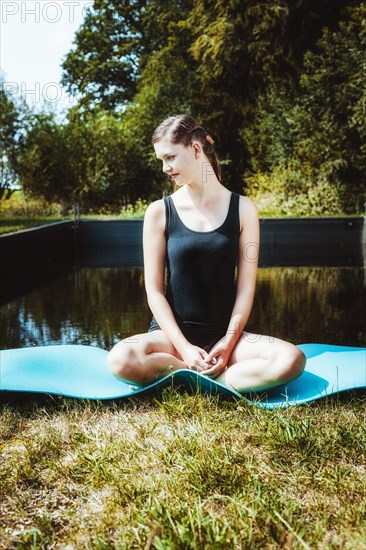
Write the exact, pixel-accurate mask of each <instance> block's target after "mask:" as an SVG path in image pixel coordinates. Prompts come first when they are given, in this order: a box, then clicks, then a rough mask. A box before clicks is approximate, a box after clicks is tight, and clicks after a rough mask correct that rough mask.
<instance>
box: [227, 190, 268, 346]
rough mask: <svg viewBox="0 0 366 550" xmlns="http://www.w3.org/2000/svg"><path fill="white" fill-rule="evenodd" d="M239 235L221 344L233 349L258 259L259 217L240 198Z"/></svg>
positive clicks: (251, 205)
mask: <svg viewBox="0 0 366 550" xmlns="http://www.w3.org/2000/svg"><path fill="white" fill-rule="evenodd" d="M239 204H240V206H239V213H240V225H241V228H242V229H241V232H240V238H239V250H238V275H237V291H236V299H235V303H234V307H233V311H232V314H231V319H230V323H229V326H228V329H227V332H226V337H225V341H226V343H227V344H228V346H229V347H230V348H231V349H233V348H234V347H235V344H236V342H237V341H238V339H239V338H240V336H241V334H242V332H243V330H244V328H245V325H246V324H247V321H248V318H249V315H250V312H251V309H252V305H253V299H254V293H255V284H256V276H257V267H258V256H259V240H260V236H259V218H258V211H257V208H256V206H255V204H254V203H253V202H252V201H251V200H250V199H248V198H247V197H240V203H239Z"/></svg>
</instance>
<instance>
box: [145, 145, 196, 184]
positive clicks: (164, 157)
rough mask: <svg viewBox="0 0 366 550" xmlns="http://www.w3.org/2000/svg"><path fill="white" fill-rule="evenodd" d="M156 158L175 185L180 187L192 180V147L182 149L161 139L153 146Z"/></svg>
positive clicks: (193, 154)
mask: <svg viewBox="0 0 366 550" xmlns="http://www.w3.org/2000/svg"><path fill="white" fill-rule="evenodd" d="M154 149H155V154H156V158H157V159H159V160H161V161H162V162H163V172H165V173H166V174H168V176H170V177H171V178H172V180H173V181H174V182H175V184H176V185H179V186H182V185H185V184H186V183H189V182H191V181H192V180H193V178H194V173H193V170H194V168H195V166H194V160H195V151H194V148H193V146H192V145H189V146H188V147H184V145H181V144H179V143H178V144H173V143H172V142H171V141H170V140H169V139H162V140H161V141H158V142H157V143H155V144H154Z"/></svg>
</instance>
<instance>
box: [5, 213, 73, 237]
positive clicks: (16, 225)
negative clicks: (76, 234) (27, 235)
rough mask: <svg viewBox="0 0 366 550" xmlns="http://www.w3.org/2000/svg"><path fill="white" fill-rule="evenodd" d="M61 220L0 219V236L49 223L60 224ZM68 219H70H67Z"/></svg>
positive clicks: (48, 218) (57, 218)
mask: <svg viewBox="0 0 366 550" xmlns="http://www.w3.org/2000/svg"><path fill="white" fill-rule="evenodd" d="M63 219H67V218H60V217H44V218H42V217H34V218H26V217H24V218H22V217H19V218H18V217H17V218H11V219H2V220H1V221H0V235H4V234H6V233H13V232H15V231H19V230H21V229H30V228H31V227H39V226H40V225H45V224H49V223H55V222H60V221H62V220H63ZM68 219H70V218H68Z"/></svg>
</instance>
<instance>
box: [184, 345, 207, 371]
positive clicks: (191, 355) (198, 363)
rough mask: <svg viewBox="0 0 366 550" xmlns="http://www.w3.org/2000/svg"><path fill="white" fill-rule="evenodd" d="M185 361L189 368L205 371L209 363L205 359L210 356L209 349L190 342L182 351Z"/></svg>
mask: <svg viewBox="0 0 366 550" xmlns="http://www.w3.org/2000/svg"><path fill="white" fill-rule="evenodd" d="M180 354H181V356H182V359H183V362H184V363H185V364H186V366H187V369H190V370H195V371H197V372H203V371H205V370H206V369H207V363H206V362H205V359H206V358H207V356H208V353H207V351H205V350H204V349H202V348H200V347H199V346H194V345H192V344H188V345H187V346H186V347H185V348H184V349H183V350H182V351H181V352H180Z"/></svg>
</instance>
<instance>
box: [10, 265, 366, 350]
mask: <svg viewBox="0 0 366 550" xmlns="http://www.w3.org/2000/svg"><path fill="white" fill-rule="evenodd" d="M364 309H365V285H364V269H363V268H361V267H356V268H355V267H352V268H349V267H344V268H339V267H336V268H334V267H331V268H325V267H303V268H300V267H295V268H293V267H276V268H273V267H271V268H260V269H259V270H258V282H257V289H256V295H255V301H254V306H253V309H252V313H251V316H250V319H249V323H248V325H247V328H248V330H250V331H252V332H256V333H261V334H270V335H272V336H277V337H279V338H283V339H285V340H288V341H290V342H293V343H295V344H300V343H306V342H319V343H327V344H338V345H348V346H365V343H366V333H365V324H364V316H365V313H364ZM150 318H151V312H150V310H149V308H148V305H147V301H146V295H145V289H144V279H143V270H142V269H141V268H133V269H131V268H128V269H127V268H98V269H95V268H94V269H89V268H88V269H87V268H85V269H80V270H78V271H73V272H70V273H69V274H67V275H65V276H63V277H60V278H59V279H57V280H55V281H53V282H52V283H49V284H47V285H44V286H42V287H40V288H38V289H37V290H33V291H31V292H28V293H26V294H24V295H22V296H19V297H18V298H16V299H13V300H12V301H10V302H7V303H4V304H2V305H1V306H0V323H1V325H0V349H11V348H19V347H29V346H44V345H50V344H85V345H95V346H98V347H101V348H103V349H110V347H111V346H112V345H113V344H114V343H116V342H117V341H118V340H120V339H123V338H127V337H128V336H129V335H132V334H138V333H141V332H146V331H147V329H148V325H149V321H150Z"/></svg>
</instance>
